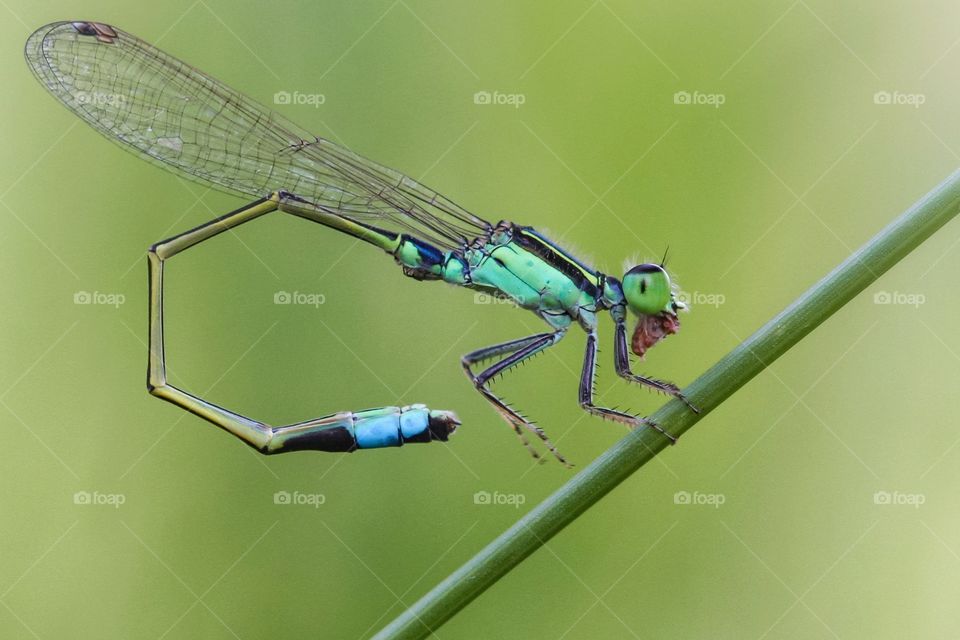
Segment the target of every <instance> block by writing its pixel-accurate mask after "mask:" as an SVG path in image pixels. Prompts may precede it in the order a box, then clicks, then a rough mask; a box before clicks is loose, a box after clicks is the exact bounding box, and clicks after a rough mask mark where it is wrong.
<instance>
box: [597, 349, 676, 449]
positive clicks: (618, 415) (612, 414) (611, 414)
mask: <svg viewBox="0 0 960 640" xmlns="http://www.w3.org/2000/svg"><path fill="white" fill-rule="evenodd" d="M596 373H597V334H596V332H595V331H592V332H590V333H588V334H587V347H586V352H585V353H584V356H583V372H582V373H581V374H580V406H581V407H583V409H584V410H585V411H588V412H589V413H592V414H593V415H595V416H600V417H601V418H610V419H611V420H616V421H617V422H621V423H623V424H625V425H628V426H630V427H637V426H639V425H640V424H647V425H649V426H651V427H653V428H654V429H656V430H657V431H659V432H660V433H662V434H663V435H664V436H666V437H667V438H669V439H670V441H671V442H672V443H674V444H675V443H676V442H677V439H676V438H675V437H674V436H672V435H670V434H669V433H667V432H666V431H664V430H663V429H661V428H660V426H659V425H657V424H656V423H654V422H653V421H651V420H648V419H647V418H644V417H639V416H634V415H631V414H629V413H625V412H623V411H618V410H616V409H610V408H607V407H599V406H597V405H596V404H594V402H593V381H594V378H595V377H596Z"/></svg>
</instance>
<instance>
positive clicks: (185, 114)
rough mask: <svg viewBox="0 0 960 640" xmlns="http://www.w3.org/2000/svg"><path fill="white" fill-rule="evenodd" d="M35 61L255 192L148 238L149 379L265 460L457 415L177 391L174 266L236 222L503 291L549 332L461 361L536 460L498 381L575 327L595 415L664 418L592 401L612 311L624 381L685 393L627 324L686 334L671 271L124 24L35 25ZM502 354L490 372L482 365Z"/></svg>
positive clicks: (101, 105) (380, 443)
mask: <svg viewBox="0 0 960 640" xmlns="http://www.w3.org/2000/svg"><path fill="white" fill-rule="evenodd" d="M25 55H26V59H27V62H28V63H29V65H30V67H31V69H32V70H33V72H34V74H35V75H36V76H37V78H38V79H39V80H40V82H41V83H42V84H43V85H44V86H45V87H46V88H47V90H49V91H50V92H51V93H52V94H53V95H54V96H55V97H56V98H58V99H59V100H60V101H61V102H63V104H65V105H66V106H67V107H68V108H69V109H70V110H71V111H73V112H74V113H75V114H76V115H78V116H80V117H81V118H83V119H84V120H86V121H87V123H88V124H90V125H91V126H92V127H94V128H95V129H96V130H97V131H99V132H100V133H102V134H104V135H105V136H106V137H107V138H109V139H111V140H113V141H114V142H116V143H118V144H120V145H121V146H122V147H124V148H125V149H127V150H128V151H132V152H133V153H135V154H137V155H138V156H140V157H141V158H144V159H146V160H148V161H150V162H153V163H154V164H157V165H159V166H161V167H163V168H165V169H168V170H170V171H173V172H175V173H178V174H180V175H182V176H184V177H187V178H190V179H191V180H195V181H198V182H200V183H203V184H206V185H209V186H212V187H215V188H217V189H221V190H224V191H228V192H232V193H236V194H242V195H245V196H247V197H251V198H255V200H253V201H252V202H251V203H250V204H248V205H246V206H244V207H242V208H240V209H237V210H236V211H233V212H231V213H228V214H226V215H224V216H221V217H219V218H217V219H215V220H212V221H210V222H208V223H206V224H204V225H201V226H199V227H196V228H195V229H191V230H189V231H186V232H185V233H182V234H180V235H177V236H174V237H172V238H168V239H166V240H163V241H161V242H158V243H157V244H155V245H153V246H152V247H151V248H150V250H149V252H148V258H149V270H150V280H149V282H150V325H149V333H150V353H149V360H148V373H147V387H148V389H149V390H150V393H152V394H153V395H155V396H158V397H160V398H163V399H164V400H167V401H169V402H172V403H173V404H176V405H178V406H180V407H182V408H184V409H186V410H187V411H191V412H193V413H195V414H197V415H198V416H200V417H202V418H204V419H206V420H209V421H210V422H212V423H214V424H216V425H217V426H219V427H221V428H223V429H225V430H226V431H229V432H230V433H232V434H233V435H235V436H237V437H239V438H240V439H242V440H243V441H244V442H246V443H247V444H249V445H251V446H252V447H254V448H255V449H257V450H258V451H260V452H262V453H280V452H285V451H297V450H304V449H312V450H320V451H354V450H356V449H369V448H376V447H389V446H400V445H403V444H405V443H413V442H431V441H434V440H440V441H445V440H447V438H448V436H449V435H450V434H451V433H453V432H454V430H455V429H456V428H457V426H458V425H459V424H460V421H459V420H458V419H457V417H456V415H455V414H454V413H453V412H450V411H439V410H430V409H428V408H427V407H425V406H424V405H411V406H406V407H383V408H379V409H370V410H365V411H357V412H340V413H336V414H333V415H330V416H326V417H323V418H318V419H315V420H309V421H306V422H301V423H298V424H292V425H286V426H281V427H272V426H270V425H267V424H265V423H263V422H259V421H256V420H252V419H250V418H247V417H245V416H242V415H239V414H237V413H234V412H232V411H228V410H227V409H224V408H221V407H219V406H217V405H215V404H212V403H210V402H207V401H205V400H204V399H202V398H200V397H197V396H195V395H192V394H190V393H188V392H186V391H184V390H182V389H178V388H177V387H175V386H173V385H171V384H170V383H169V382H168V381H167V377H166V367H165V358H164V337H163V336H164V332H163V317H164V316H163V269H164V263H165V261H167V260H169V259H170V258H172V257H173V256H175V255H176V254H178V253H180V252H181V251H184V250H185V249H189V248H190V247H193V246H195V245H197V244H199V243H201V242H203V241H204V240H207V239H209V238H211V237H213V236H215V235H217V234H219V233H222V232H223V231H226V230H227V229H232V228H234V227H237V226H238V225H241V224H243V223H245V222H248V221H250V220H253V219H254V218H257V217H260V216H262V215H265V214H267V213H270V212H273V211H282V212H284V213H289V214H293V215H295V216H299V217H300V218H303V219H306V220H309V221H312V222H318V223H320V224H322V225H325V226H328V227H331V228H333V229H336V230H338V231H342V232H344V233H347V234H349V235H351V236H354V237H355V238H359V239H360V240H363V241H365V242H368V243H370V244H372V245H374V246H375V247H379V248H380V249H382V250H383V251H385V252H386V253H388V254H389V255H391V256H393V258H394V260H395V261H396V262H397V264H399V265H400V267H401V268H402V269H403V273H404V275H406V276H409V277H411V278H415V279H417V280H441V281H443V282H447V283H450V284H454V285H459V286H462V287H467V288H470V289H474V290H478V291H483V292H487V293H490V294H492V295H498V296H505V297H507V298H509V299H511V300H513V301H514V302H515V303H516V305H517V306H519V307H522V308H524V309H527V310H530V311H532V312H533V313H535V314H536V315H537V316H539V317H540V318H541V319H543V320H544V321H546V323H547V325H549V328H550V330H549V331H545V332H543V333H538V334H535V335H532V336H528V337H525V338H520V339H517V340H511V341H509V342H504V343H502V344H496V345H493V346H490V347H486V348H483V349H477V350H476V351H472V352H470V353H468V354H466V355H465V356H463V358H462V363H463V369H464V371H465V372H466V374H467V377H468V378H469V379H470V381H471V382H472V383H473V384H474V386H476V388H477V390H479V391H480V393H481V394H483V397H484V398H486V399H487V400H488V401H489V402H490V404H492V405H493V407H494V408H495V409H496V410H497V411H498V412H499V413H500V415H502V416H503V417H504V418H505V419H506V421H507V422H508V423H509V424H510V425H511V427H513V430H514V431H515V432H516V434H517V435H518V436H519V437H520V440H521V441H522V442H523V444H524V445H525V446H526V447H527V449H528V450H529V451H530V452H531V453H532V454H533V455H534V456H535V457H537V456H538V454H537V452H536V450H535V449H534V448H533V447H531V445H530V443H529V442H528V439H527V434H532V435H533V436H534V437H536V438H538V439H539V440H541V441H542V442H543V443H544V445H545V446H546V448H547V449H549V450H550V451H551V452H552V453H553V455H554V456H556V457H557V458H558V459H559V460H560V461H561V462H564V463H565V462H566V461H565V460H564V458H563V456H561V455H560V453H559V452H558V451H557V450H556V448H555V447H554V446H553V444H552V443H551V442H550V439H549V438H548V437H547V435H546V434H545V433H544V431H543V430H542V429H541V428H540V427H538V426H536V425H535V424H533V423H532V422H531V421H530V420H528V419H527V418H525V417H524V416H522V415H521V414H520V413H519V412H518V411H517V410H516V409H514V408H513V407H511V406H509V405H508V404H507V403H506V402H504V401H503V400H502V399H501V398H500V397H499V396H497V395H496V394H495V393H494V392H493V391H492V390H491V389H490V383H491V381H492V379H493V377H494V376H496V375H497V374H501V373H504V372H506V371H507V370H509V369H511V368H512V367H514V366H516V365H517V364H519V363H520V362H523V361H524V360H526V359H527V358H530V357H531V356H533V355H535V354H537V353H540V352H542V351H543V350H545V349H548V348H549V347H551V346H553V345H555V344H557V342H559V341H560V339H561V338H563V336H564V335H566V332H567V330H568V329H569V327H570V326H572V325H573V324H574V323H576V324H577V325H579V326H580V328H582V329H583V330H584V332H586V353H585V355H584V359H583V368H582V373H581V376H580V389H579V401H580V405H581V406H582V407H583V408H584V409H585V410H586V411H588V412H590V413H591V414H594V415H598V416H601V417H604V418H609V419H612V420H616V421H618V422H622V423H625V424H627V425H629V426H634V427H635V426H640V425H646V426H649V427H651V428H654V429H657V430H658V431H660V432H661V433H663V435H664V436H665V437H667V438H669V439H670V440H671V441H675V439H674V437H673V436H671V435H670V434H668V433H666V432H664V431H663V430H661V429H660V427H659V426H657V425H656V424H654V423H653V422H651V421H650V420H647V419H646V418H643V417H641V416H635V415H632V414H630V413H626V412H623V411H619V410H617V409H611V408H607V407H601V406H598V405H597V404H595V403H594V397H593V396H594V392H593V380H594V376H595V370H596V353H597V314H598V313H599V312H602V311H609V312H610V315H611V317H612V318H613V321H614V325H615V329H614V364H615V368H616V371H617V374H619V375H620V376H621V377H623V378H626V379H627V380H630V381H632V382H636V383H639V384H641V385H644V386H646V387H649V388H651V389H655V390H657V391H660V392H663V393H666V394H670V395H673V396H675V397H676V398H678V399H680V400H681V401H683V402H685V403H686V404H687V406H689V407H690V408H691V409H692V410H694V411H695V410H696V409H695V408H694V407H693V405H691V404H690V403H689V402H687V400H686V398H684V396H683V395H682V394H681V393H680V390H679V389H678V388H677V387H676V386H675V385H673V384H671V383H669V382H665V381H662V380H657V379H654V378H648V377H645V376H640V375H637V374H634V373H633V372H632V371H631V370H630V354H629V352H628V345H627V330H626V321H627V315H628V312H631V313H633V314H634V315H636V316H637V324H636V327H635V329H634V331H633V335H632V340H631V344H630V349H631V350H632V351H633V353H634V354H636V355H637V356H640V357H642V356H643V355H644V353H645V352H646V351H647V350H648V349H649V348H650V347H652V346H653V345H655V344H656V343H657V342H658V341H660V340H661V339H662V338H664V337H666V336H667V335H670V334H672V333H676V332H677V330H678V329H679V327H680V324H679V320H678V319H677V312H678V311H679V310H681V309H683V308H684V305H683V303H682V302H680V301H678V300H677V299H676V297H675V295H674V290H673V288H672V285H671V282H670V277H669V276H668V275H667V272H666V270H665V269H664V266H663V264H662V263H661V264H640V265H637V266H635V267H633V268H631V269H629V270H628V271H627V272H626V273H625V274H624V276H623V277H622V278H620V279H619V280H618V279H616V278H613V277H611V276H608V275H605V274H603V273H600V272H599V271H596V270H595V269H592V268H591V267H589V266H587V265H586V264H584V263H583V262H582V261H580V260H578V259H577V258H575V257H574V256H572V255H570V253H569V252H567V251H565V250H564V249H562V248H560V247H559V246H557V244H555V243H554V242H551V241H550V240H549V239H548V238H546V237H545V236H543V235H542V234H540V233H538V232H537V231H536V230H534V229H533V228H531V227H526V226H521V225H518V224H516V223H513V222H508V221H501V222H498V223H497V224H491V223H489V222H487V221H486V220H483V219H481V218H479V217H477V216H475V215H473V214H472V213H470V212H468V211H466V210H465V209H464V208H463V207H460V206H459V205H457V204H455V203H454V202H452V201H451V200H449V199H448V198H445V197H444V196H442V195H440V194H439V193H437V192H435V191H433V190H431V189H428V188H427V187H425V186H423V185H421V184H419V183H418V182H416V181H414V180H412V179H410V178H409V177H407V176H405V175H403V174H401V173H399V172H397V171H394V170H392V169H389V168H386V167H383V166H381V165H378V164H376V163H374V162H371V161H369V160H367V159H365V158H363V157H361V156H359V155H357V154H355V153H353V152H351V151H348V150H347V149H344V148H343V147H340V146H338V145H336V144H334V143H332V142H330V141H329V140H325V139H323V138H318V137H316V136H312V135H310V134H309V133H307V132H306V131H304V130H302V129H300V128H299V127H297V126H296V125H294V124H293V123H291V122H289V121H287V120H286V119H285V118H283V117H281V116H279V115H277V114H276V113H273V112H271V111H270V110H268V109H266V108H264V107H262V106H261V105H259V104H256V103H255V102H253V101H251V100H249V99H248V98H246V97H244V96H243V95H242V94H240V93H238V92H237V91H234V90H233V89H231V88H229V87H227V86H225V85H223V84H222V83H220V82H218V81H217V80H215V79H213V78H211V77H210V76H208V75H206V74H205V73H203V72H201V71H199V70H197V69H194V68H193V67H191V66H189V65H187V64H185V63H183V62H181V61H180V60H177V59H176V58H174V57H172V56H170V55H168V54H166V53H164V52H162V51H160V50H158V49H156V48H155V47H153V46H151V45H150V44H148V43H146V42H144V41H142V40H140V39H138V38H136V37H134V36H132V35H130V34H128V33H126V32H124V31H121V30H120V29H117V28H115V27H112V26H109V25H106V24H102V23H98V22H57V23H53V24H49V25H46V26H44V27H42V28H40V29H38V30H37V31H36V32H34V33H33V34H32V35H31V36H30V38H29V39H28V40H27V44H26V50H25ZM490 360H495V362H494V363H493V364H491V365H490V366H488V367H486V368H483V369H482V370H479V369H480V367H479V365H480V364H481V363H484V362H488V361H490Z"/></svg>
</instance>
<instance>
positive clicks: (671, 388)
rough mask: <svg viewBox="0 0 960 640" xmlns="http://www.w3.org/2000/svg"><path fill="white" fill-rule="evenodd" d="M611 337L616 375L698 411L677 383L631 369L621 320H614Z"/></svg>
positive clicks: (625, 330) (695, 411)
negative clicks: (643, 374)
mask: <svg viewBox="0 0 960 640" xmlns="http://www.w3.org/2000/svg"><path fill="white" fill-rule="evenodd" d="M613 339H614V368H616V370H617V375H618V376H620V377H621V378H623V379H624V380H628V381H630V382H636V383H637V384H641V385H643V386H645V387H649V388H650V389H653V390H655V391H659V392H660V393H665V394H667V395H671V396H673V397H674V398H676V399H677V400H679V401H680V402H682V403H684V404H685V405H687V406H688V407H689V408H690V410H691V411H693V412H694V413H700V410H699V409H697V408H696V407H695V406H694V405H693V404H692V403H691V402H690V401H689V400H687V397H686V396H684V395H683V394H682V393H680V387H678V386H677V385H675V384H673V383H672V382H667V381H666V380H657V379H656V378H648V377H647V376H642V375H639V374H636V373H634V372H633V371H631V369H630V354H629V353H628V352H627V328H626V326H625V325H624V323H623V321H622V320H620V321H617V322H616V325H615V327H614V338H613Z"/></svg>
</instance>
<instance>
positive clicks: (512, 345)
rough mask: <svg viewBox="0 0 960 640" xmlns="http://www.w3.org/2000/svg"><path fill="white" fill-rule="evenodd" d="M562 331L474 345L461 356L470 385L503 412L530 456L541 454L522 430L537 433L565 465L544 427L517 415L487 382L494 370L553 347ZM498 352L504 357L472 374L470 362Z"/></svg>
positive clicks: (508, 366) (489, 357)
mask: <svg viewBox="0 0 960 640" xmlns="http://www.w3.org/2000/svg"><path fill="white" fill-rule="evenodd" d="M564 333H565V331H564V330H560V331H553V332H547V333H538V334H535V335H532V336H527V337H526V338H519V339H517V340H510V341H508V342H502V343H500V344H495V345H492V346H489V347H484V348H482V349H477V350H476V351H471V352H470V353H468V354H466V355H465V356H463V358H461V363H462V364H463V370H464V371H465V372H466V374H467V377H468V378H470V381H471V382H473V385H474V386H475V387H476V388H477V390H478V391H479V392H480V393H481V394H482V395H483V397H484V398H486V399H487V400H488V401H489V402H490V404H492V405H493V407H494V408H495V409H496V410H497V412H498V413H499V414H500V415H501V416H503V418H504V419H505V420H506V421H507V423H508V424H509V425H510V426H511V427H513V431H514V433H516V434H517V436H518V437H519V438H520V441H521V442H522V443H523V446H524V447H526V449H527V451H529V452H530V455H531V456H533V457H534V458H537V459H540V454H539V453H538V452H537V451H536V449H534V448H533V447H532V446H531V445H530V442H529V441H528V440H527V438H526V436H525V435H524V430H526V431H529V432H530V433H533V434H534V435H536V436H537V437H538V438H539V439H540V440H541V441H542V442H543V443H544V445H545V446H546V447H547V449H548V450H549V451H550V453H552V454H553V455H554V457H555V458H556V459H557V460H559V461H560V462H561V463H563V464H564V465H566V466H570V463H568V462H567V460H566V458H564V457H563V455H562V454H561V453H560V452H559V451H558V450H557V448H556V447H555V446H554V445H553V443H552V442H551V441H550V438H549V437H548V436H547V434H546V433H544V431H543V429H541V428H540V427H538V426H537V425H535V424H534V423H532V422H531V421H530V420H528V419H526V418H525V417H523V416H522V415H520V413H519V412H518V411H517V410H515V409H514V408H512V407H511V406H510V405H508V404H507V403H506V402H505V401H504V400H503V399H502V398H500V397H499V396H497V395H496V394H495V393H494V392H493V391H491V390H490V387H489V386H488V384H487V383H488V382H490V381H491V380H492V379H493V378H494V376H496V375H497V374H502V373H505V372H506V371H508V370H509V369H511V368H512V367H514V366H516V365H518V364H520V363H521V362H523V361H524V360H526V359H527V358H530V357H532V356H534V355H536V354H538V353H540V352H541V351H543V350H544V349H546V348H548V347H552V346H553V345H555V344H556V343H557V342H559V341H560V339H561V338H562V337H563V335H564ZM499 356H507V357H505V358H503V359H501V360H499V361H497V362H496V363H494V364H493V365H491V366H490V367H488V368H486V369H484V370H483V371H481V372H480V373H479V374H475V373H474V372H473V365H475V364H478V363H480V362H483V361H485V360H490V359H492V358H496V357H499Z"/></svg>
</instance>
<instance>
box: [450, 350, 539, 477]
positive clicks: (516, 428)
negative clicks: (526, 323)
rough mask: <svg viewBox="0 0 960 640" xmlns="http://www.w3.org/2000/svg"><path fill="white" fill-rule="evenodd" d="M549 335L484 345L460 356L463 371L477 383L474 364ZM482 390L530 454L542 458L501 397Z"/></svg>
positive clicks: (471, 380) (510, 351)
mask: <svg viewBox="0 0 960 640" xmlns="http://www.w3.org/2000/svg"><path fill="white" fill-rule="evenodd" d="M549 335H551V334H550V333H538V334H534V335H532V336H527V337H525V338H518V339H516V340H509V341H507V342H501V343H500V344H495V345H491V346H489V347H482V348H480V349H477V350H475V351H471V352H470V353H468V354H466V355H464V356H463V357H462V358H460V364H461V365H462V366H463V371H464V373H466V374H467V377H468V378H469V379H470V382H472V383H474V385H476V383H477V376H476V374H474V372H473V365H475V364H478V363H480V362H483V361H484V360H490V359H492V358H496V357H497V356H502V355H506V354H509V353H513V352H515V351H518V350H519V349H522V348H523V347H525V346H527V345H528V344H530V343H531V342H533V341H534V340H539V339H540V338H544V337H546V336H549ZM480 392H481V393H482V394H483V396H484V397H485V398H487V399H488V400H489V401H490V403H491V404H493V406H494V408H495V409H496V410H497V413H499V414H500V415H501V416H503V418H504V420H506V421H507V423H508V424H509V425H510V426H511V427H512V428H513V432H514V433H516V434H517V437H518V438H520V442H521V444H523V446H524V448H525V449H526V450H527V451H528V452H529V453H530V455H531V456H533V457H534V458H535V459H537V460H540V453H539V452H538V451H537V450H536V449H534V448H533V447H532V446H530V441H529V440H527V436H526V435H524V433H523V427H521V426H520V424H519V423H518V422H516V421H515V420H513V419H512V418H511V417H510V416H509V415H508V414H507V413H504V412H503V410H502V409H501V406H502V404H503V403H502V402H501V401H500V399H499V398H496V396H494V397H492V398H491V397H490V396H491V395H492V394H489V393H488V392H487V390H485V389H481V391H480Z"/></svg>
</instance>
